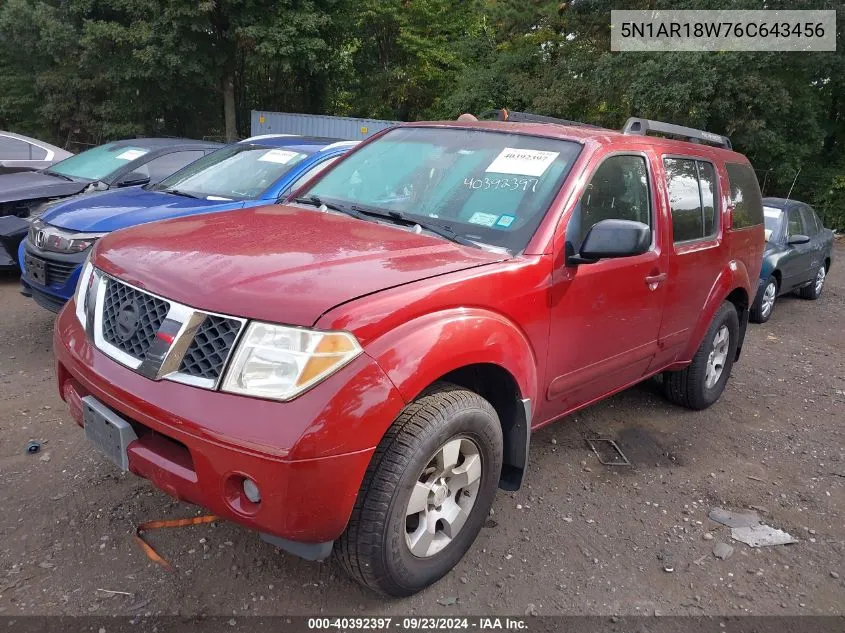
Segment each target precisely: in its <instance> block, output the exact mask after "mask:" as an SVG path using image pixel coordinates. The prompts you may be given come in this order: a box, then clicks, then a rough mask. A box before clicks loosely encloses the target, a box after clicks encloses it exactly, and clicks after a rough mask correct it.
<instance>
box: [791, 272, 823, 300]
mask: <svg viewBox="0 0 845 633" xmlns="http://www.w3.org/2000/svg"><path fill="white" fill-rule="evenodd" d="M826 278H827V269H826V268H825V265H824V264H822V265H821V266H819V270H818V272H817V273H816V277H815V279H813V283H811V284H810V285H809V286H804V287H803V288H801V290H799V291H798V294H799V295H800V296H801V298H802V299H810V300H811V301H815V300H816V299H818V298H819V297H820V296H821V294H822V288H824V281H825V279H826Z"/></svg>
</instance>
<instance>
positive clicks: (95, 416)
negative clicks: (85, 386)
mask: <svg viewBox="0 0 845 633" xmlns="http://www.w3.org/2000/svg"><path fill="white" fill-rule="evenodd" d="M82 415H83V421H84V422H85V437H86V438H88V440H89V441H90V442H91V443H93V444H94V445H95V446H96V447H97V448H99V449H100V451H102V452H103V453H105V455H106V457H108V458H109V459H110V460H111V461H112V462H114V463H115V464H116V465H117V466H118V467H119V468H120V469H121V470H122V471H124V472H126V471H128V470H129V455H128V453H127V452H126V449H127V448H128V447H129V444H131V443H132V442H134V441H135V440H137V439H138V436H137V435H136V434H135V430H134V429H133V428H132V425H131V424H129V422H127V421H126V420H124V419H123V418H122V417H120V416H119V415H118V414H117V413H115V412H114V411H112V410H111V409H109V408H108V407H107V406H106V405H104V404H103V403H102V402H100V401H99V400H97V399H96V398H94V397H93V396H85V397H84V398H82Z"/></svg>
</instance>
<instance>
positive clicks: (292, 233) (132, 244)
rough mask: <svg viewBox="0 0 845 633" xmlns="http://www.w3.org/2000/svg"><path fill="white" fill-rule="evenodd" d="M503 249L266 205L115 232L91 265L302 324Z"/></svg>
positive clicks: (184, 295) (213, 306) (186, 298)
mask: <svg viewBox="0 0 845 633" xmlns="http://www.w3.org/2000/svg"><path fill="white" fill-rule="evenodd" d="M507 257H508V256H507V255H503V254H501V253H493V252H488V251H483V250H480V249H476V248H473V247H470V246H461V245H458V244H455V243H453V242H449V241H446V240H443V239H442V238H439V237H433V236H430V235H426V234H417V233H413V232H411V231H409V230H405V229H402V228H399V227H396V226H392V225H386V224H378V223H375V222H368V221H366V220H357V219H355V218H350V217H348V216H345V215H336V214H334V213H321V212H319V211H317V210H309V209H301V208H295V207H287V206H281V205H272V206H264V207H257V208H254V209H247V210H243V211H237V212H228V213H213V214H206V215H200V216H194V217H189V218H180V219H177V220H169V221H165V222H157V223H155V224H149V225H145V226H139V227H135V228H132V229H128V230H126V231H119V232H117V233H114V234H112V235H109V236H107V237H105V238H103V239H102V240H101V241H100V242H99V243H98V245H97V248H96V251H95V265H96V266H97V267H99V268H102V269H103V270H105V271H106V272H107V273H110V274H112V275H114V276H116V277H119V278H121V279H123V280H125V281H127V282H129V283H131V284H133V285H135V286H137V287H139V288H143V289H146V290H148V291H150V292H153V293H155V294H158V295H161V296H163V297H167V298H170V299H174V300H176V301H179V302H182V303H185V304H188V305H190V306H194V307H197V308H201V309H204V310H208V311H211V312H220V313H223V314H232V315H236V316H241V317H247V318H252V319H260V320H264V321H271V322H276V323H287V324H291V325H302V326H309V325H313V324H314V323H315V322H316V321H317V319H319V317H320V316H321V315H322V314H323V313H324V312H326V311H327V310H329V309H331V308H333V307H335V306H337V305H339V304H342V303H345V302H347V301H351V300H352V299H355V298H358V297H361V296H364V295H368V294H372V293H375V292H378V291H380V290H385V289H387V288H392V287H395V286H400V285H403V284H408V283H411V282H414V281H418V280H421V279H426V278H428V277H434V276H436V275H443V274H446V273H451V272H455V271H459V270H463V269H466V268H472V267H475V266H482V265H485V264H490V263H493V262H497V261H502V260H504V259H507Z"/></svg>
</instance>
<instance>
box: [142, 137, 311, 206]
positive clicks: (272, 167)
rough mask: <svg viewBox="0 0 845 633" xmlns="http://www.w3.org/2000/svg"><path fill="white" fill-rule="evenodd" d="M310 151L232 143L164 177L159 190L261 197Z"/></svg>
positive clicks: (223, 195)
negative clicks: (303, 151)
mask: <svg viewBox="0 0 845 633" xmlns="http://www.w3.org/2000/svg"><path fill="white" fill-rule="evenodd" d="M307 157H308V154H305V153H302V152H297V151H294V150H290V149H284V148H281V147H266V146H264V145H252V144H249V145H246V144H245V145H240V144H238V145H230V146H229V147H224V148H223V149H219V150H217V151H216V152H214V153H213V154H209V155H208V156H205V157H204V158H200V159H199V160H198V161H196V162H195V163H191V164H190V165H188V166H187V167H185V168H184V169H180V170H179V171H177V172H176V173H175V174H173V175H172V176H169V177H167V178H165V179H164V180H162V181H161V182H160V183H159V184H158V185H157V186H156V187H155V189H156V190H159V191H161V190H177V191H179V192H180V193H185V194H190V195H192V196H196V197H198V198H209V197H212V198H227V199H232V200H234V199H238V200H243V199H249V198H258V197H260V196H261V194H263V193H264V192H265V191H266V190H267V188H268V187H270V186H271V185H273V184H274V183H275V182H276V181H277V180H278V179H279V178H281V177H282V176H283V175H284V174H285V173H287V172H288V171H290V170H291V169H292V168H293V166H294V165H296V164H297V163H299V162H300V161H302V160H304V159H305V158H307Z"/></svg>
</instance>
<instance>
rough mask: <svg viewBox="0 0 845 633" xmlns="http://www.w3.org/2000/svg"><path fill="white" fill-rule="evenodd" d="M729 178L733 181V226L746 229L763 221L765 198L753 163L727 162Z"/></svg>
mask: <svg viewBox="0 0 845 633" xmlns="http://www.w3.org/2000/svg"><path fill="white" fill-rule="evenodd" d="M725 168H726V169H727V171H728V180H729V181H730V183H731V206H733V209H734V211H733V228H735V229H744V228H746V227H749V226H755V225H757V224H762V223H763V199H762V198H761V196H760V185H759V184H758V183H757V176H756V175H755V174H754V170H753V169H751V165H743V164H740V163H726V164H725Z"/></svg>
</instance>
